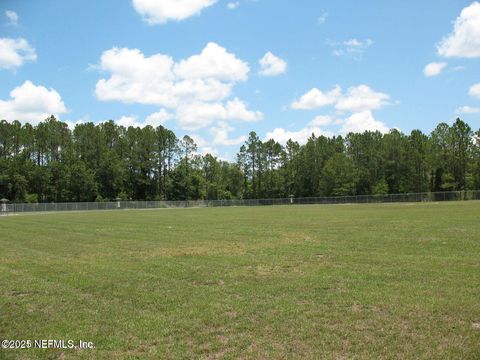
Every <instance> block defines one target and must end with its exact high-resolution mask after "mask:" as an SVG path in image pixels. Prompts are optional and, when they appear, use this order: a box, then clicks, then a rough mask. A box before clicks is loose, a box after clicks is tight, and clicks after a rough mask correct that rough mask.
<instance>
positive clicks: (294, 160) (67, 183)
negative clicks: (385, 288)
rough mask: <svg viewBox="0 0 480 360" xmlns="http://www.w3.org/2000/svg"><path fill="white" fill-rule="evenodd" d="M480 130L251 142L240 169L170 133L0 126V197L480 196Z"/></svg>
mask: <svg viewBox="0 0 480 360" xmlns="http://www.w3.org/2000/svg"><path fill="white" fill-rule="evenodd" d="M479 138H480V130H479V131H477V133H476V134H474V132H473V131H472V129H471V128H470V127H469V125H468V124H466V123H465V122H463V121H462V120H460V119H457V120H456V121H455V122H454V124H453V125H451V126H450V125H448V124H446V123H440V124H439V125H438V126H437V127H436V128H435V130H434V131H433V132H432V133H431V134H430V136H428V135H425V134H423V133H422V132H421V131H419V130H414V131H412V132H411V133H410V135H406V134H403V133H401V132H400V131H398V130H391V131H390V132H389V133H387V134H381V133H380V132H371V131H366V132H364V133H351V134H348V135H347V136H346V137H345V138H343V137H341V136H339V137H332V138H328V137H325V136H319V137H317V136H315V135H314V134H312V135H311V136H310V138H309V139H308V141H307V142H306V143H305V144H303V145H300V144H299V143H298V142H295V141H292V140H289V141H287V143H286V144H285V145H284V146H283V145H281V144H280V143H278V142H277V141H275V139H269V140H266V141H262V140H260V137H259V136H258V135H257V134H256V133H255V132H251V133H250V134H249V137H248V139H247V141H246V142H245V144H243V145H242V146H241V147H240V149H239V152H238V154H237V156H236V162H235V163H229V162H227V161H224V160H220V159H218V158H217V157H215V156H213V155H211V154H206V155H203V156H202V155H199V154H198V153H197V145H196V144H195V142H194V140H193V139H192V138H191V137H190V136H188V135H185V136H184V137H183V138H182V139H178V138H177V137H176V136H175V134H174V133H173V132H172V131H171V130H168V129H166V128H164V127H163V126H159V127H157V128H153V127H151V126H146V127H144V128H135V127H128V128H125V127H123V126H118V125H116V124H115V123H114V122H113V121H107V122H104V123H101V124H97V125H95V124H93V123H85V124H78V125H76V126H75V129H73V131H72V130H70V129H69V128H68V127H67V125H66V124H65V123H63V122H61V121H57V120H56V119H55V118H54V117H49V118H48V119H46V120H45V121H43V122H41V123H39V124H38V125H36V126H31V125H30V124H24V125H22V124H21V123H20V122H18V121H13V122H11V123H9V122H7V121H5V120H2V121H0V196H2V197H6V198H8V199H11V200H12V201H15V202H22V201H32V198H30V197H29V195H28V194H37V201H39V202H52V201H53V202H62V201H93V200H95V199H97V198H99V199H100V198H102V199H109V200H113V199H116V198H117V197H121V198H122V199H124V200H127V199H130V200H154V199H156V200H186V199H189V200H195V199H229V198H231V199H244V198H278V197H288V196H290V195H294V196H296V197H309V196H342V195H362V194H387V193H388V194H393V193H405V192H430V191H432V192H433V191H451V190H472V189H480V144H479V142H480V140H479Z"/></svg>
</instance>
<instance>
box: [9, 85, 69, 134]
mask: <svg viewBox="0 0 480 360" xmlns="http://www.w3.org/2000/svg"><path fill="white" fill-rule="evenodd" d="M10 98H11V99H9V100H0V118H2V119H5V120H8V121H13V120H19V121H21V122H29V123H31V124H37V123H38V122H40V121H42V120H45V119H46V118H47V117H49V116H50V115H55V116H56V117H58V116H59V115H60V114H63V113H65V112H67V108H66V107H65V104H64V103H63V101H62V98H61V96H60V94H59V93H58V92H56V91H55V90H54V89H47V88H45V87H43V86H36V85H35V84H33V83H32V82H31V81H25V82H24V83H23V85H21V86H18V87H16V88H15V89H13V90H12V91H11V92H10Z"/></svg>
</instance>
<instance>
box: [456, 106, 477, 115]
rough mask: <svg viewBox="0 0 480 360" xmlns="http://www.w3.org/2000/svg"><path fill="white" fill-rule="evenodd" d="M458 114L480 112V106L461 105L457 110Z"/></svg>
mask: <svg viewBox="0 0 480 360" xmlns="http://www.w3.org/2000/svg"><path fill="white" fill-rule="evenodd" d="M456 113H457V114H478V113H480V108H478V107H471V106H468V105H467V106H461V107H459V108H458V109H457V110H456Z"/></svg>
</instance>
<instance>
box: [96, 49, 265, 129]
mask: <svg viewBox="0 0 480 360" xmlns="http://www.w3.org/2000/svg"><path fill="white" fill-rule="evenodd" d="M99 68H100V70H103V71H106V72H109V73H110V74H111V75H110V77H109V78H108V79H100V80H99V81H98V82H97V85H96V90H95V93H96V96H97V98H98V99H100V100H103V101H112V100H116V101H122V102H125V103H139V104H150V105H157V106H160V107H162V108H167V109H172V110H174V111H175V113H176V119H177V121H178V122H179V124H180V125H181V126H183V127H184V128H185V129H189V130H192V129H199V128H202V127H206V126H209V125H211V124H212V123H213V122H215V121H219V120H241V121H255V120H259V119H261V118H262V117H263V114H262V113H260V112H258V111H251V110H248V109H247V107H246V105H245V103H244V102H242V101H241V100H239V99H238V98H235V99H233V100H230V101H227V98H228V97H229V96H230V95H231V92H232V88H233V87H234V85H235V84H236V83H238V82H240V81H246V80H247V78H248V73H249V71H250V68H249V66H248V63H246V62H244V61H242V60H240V59H238V58H237V57H236V56H235V55H234V54H232V53H229V52H227V50H226V49H224V48H223V47H221V46H219V45H217V44H215V43H209V44H207V46H206V47H205V48H204V49H203V51H202V52H201V53H200V54H198V55H193V56H191V57H189V58H187V59H184V60H181V61H180V62H177V63H176V62H175V61H174V60H173V59H172V58H171V57H170V56H168V55H164V54H154V55H152V56H150V57H146V56H145V55H144V54H143V53H142V52H141V51H140V50H138V49H127V48H123V49H118V48H113V49H110V50H107V51H105V52H104V53H103V54H102V57H101V61H100V65H99ZM165 111H166V109H165ZM162 116H163V115H162ZM150 120H151V119H150ZM157 120H158V119H157ZM159 121H164V119H163V117H162V118H161V119H160V120H159Z"/></svg>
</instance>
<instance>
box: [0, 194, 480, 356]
mask: <svg viewBox="0 0 480 360" xmlns="http://www.w3.org/2000/svg"><path fill="white" fill-rule="evenodd" d="M479 220H480V202H478V201H469V202H447V203H440V204H436V203H428V204H422V203H419V204H383V205H327V206H314V205H312V206H278V207H252V208H208V209H178V210H152V211H134V210H132V211H104V212H83V213H81V212H79V213H55V214H44V215H24V216H9V217H0V339H32V340H33V339H72V340H75V341H77V340H79V339H82V340H85V341H92V342H93V343H94V344H95V346H96V349H95V350H70V349H56V350H53V349H48V350H38V349H36V350H34V349H22V350H1V349H0V358H32V357H33V358H38V357H40V358H57V357H58V358H71V357H74V358H77V357H78V358H103V359H111V358H115V357H117V358H118V357H120V358H122V357H130V358H152V359H154V358H272V359H279V358H312V359H318V358H326V359H343V358H358V359H371V358H409V359H410V358H411V359H413V358H423V359H431V358H457V359H458V358H463V359H478V358H480V221H479Z"/></svg>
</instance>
